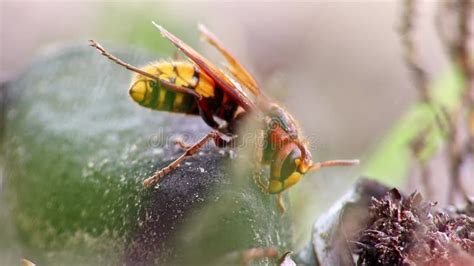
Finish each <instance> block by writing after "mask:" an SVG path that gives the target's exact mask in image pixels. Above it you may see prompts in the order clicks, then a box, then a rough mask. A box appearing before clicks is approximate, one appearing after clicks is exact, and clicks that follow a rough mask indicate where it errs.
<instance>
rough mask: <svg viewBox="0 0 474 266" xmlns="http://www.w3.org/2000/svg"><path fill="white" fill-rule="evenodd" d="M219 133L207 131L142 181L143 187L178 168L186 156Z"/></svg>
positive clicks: (196, 150)
mask: <svg viewBox="0 0 474 266" xmlns="http://www.w3.org/2000/svg"><path fill="white" fill-rule="evenodd" d="M218 137H219V134H218V133H217V132H216V131H211V132H209V133H208V134H207V135H206V136H204V137H203V138H202V139H200V140H199V141H198V142H196V143H194V144H193V145H192V146H190V147H189V148H188V149H186V151H185V152H184V153H183V154H181V156H179V157H178V158H177V159H176V160H174V161H173V162H172V163H170V164H169V165H168V166H166V167H164V168H162V169H160V170H158V171H156V172H155V173H154V174H153V175H152V176H150V177H149V178H147V179H145V181H143V185H144V186H145V187H150V186H152V185H154V184H156V183H158V182H159V181H160V179H161V178H162V177H164V176H165V175H167V174H169V173H170V172H171V171H173V170H174V169H176V168H178V166H179V164H180V163H182V162H183V161H184V160H186V159H187V158H188V157H190V156H192V155H193V154H195V153H197V152H199V151H200V150H201V149H202V148H203V147H204V146H205V145H206V144H207V143H208V142H209V141H210V140H212V139H215V138H218Z"/></svg>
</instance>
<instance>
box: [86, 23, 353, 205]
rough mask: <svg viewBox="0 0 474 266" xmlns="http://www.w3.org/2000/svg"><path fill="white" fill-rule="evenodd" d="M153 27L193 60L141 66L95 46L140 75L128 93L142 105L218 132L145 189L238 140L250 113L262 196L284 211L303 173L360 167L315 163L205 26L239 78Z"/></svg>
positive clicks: (288, 119) (285, 117)
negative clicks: (209, 148)
mask: <svg viewBox="0 0 474 266" xmlns="http://www.w3.org/2000/svg"><path fill="white" fill-rule="evenodd" d="M153 24H154V25H155V27H156V28H157V29H158V30H159V31H160V33H161V35H163V37H165V38H166V39H168V40H169V41H170V42H172V43H173V44H174V45H175V46H176V47H177V48H178V49H179V50H181V51H182V52H183V53H184V55H186V57H187V58H188V59H189V61H159V62H156V63H151V64H149V65H146V66H144V67H141V68H137V67H135V66H132V65H130V64H128V63H125V62H124V61H122V60H120V59H118V58H117V57H115V56H114V55H112V54H110V53H109V52H108V51H106V50H105V49H104V48H103V47H102V46H101V45H100V44H99V43H97V42H95V41H93V40H91V41H90V45H91V46H92V47H95V48H96V49H98V50H99V51H100V52H101V54H102V55H104V56H106V57H107V58H109V59H110V60H112V61H114V62H115V63H117V64H119V65H121V66H123V67H125V68H127V69H129V70H131V71H133V72H135V73H136V74H135V76H134V77H133V79H132V83H131V85H130V89H129V94H130V96H131V97H132V99H133V100H134V101H135V102H137V103H138V104H139V105H141V106H143V107H146V108H150V109H153V110H159V111H170V112H176V113H184V114H190V115H199V116H201V117H202V119H203V120H204V122H205V123H206V124H207V125H209V127H211V128H212V129H213V130H212V131H211V132H209V133H208V134H207V135H206V136H204V137H203V138H202V139H200V140H199V141H197V142H196V143H194V144H192V145H186V144H184V143H182V142H181V143H179V144H181V146H182V147H183V148H184V149H185V152H184V153H183V154H182V155H181V156H179V157H178V158H177V159H176V160H174V161H173V162H172V163H170V164H169V165H168V166H166V167H164V168H162V169H160V170H158V171H156V172H155V173H154V174H153V175H152V176H150V177H148V178H147V179H146V180H145V181H144V182H143V184H144V186H145V187H150V186H152V185H154V184H156V183H157V182H159V181H160V179H161V178H163V177H164V176H166V175H167V174H168V173H170V172H171V171H173V170H174V169H176V168H177V167H178V166H179V165H180V164H181V163H182V162H183V161H184V160H186V158H188V157H190V156H192V155H194V154H196V153H197V152H198V151H199V150H201V149H202V148H203V147H204V146H205V145H206V144H207V143H208V142H209V141H211V140H213V141H214V142H215V144H216V146H218V147H225V146H227V145H229V144H230V143H231V142H233V141H234V140H235V138H232V137H235V136H237V130H238V129H239V127H240V126H239V125H240V124H241V122H242V119H243V118H245V117H247V116H248V115H249V114H251V115H252V116H253V117H255V118H256V119H257V121H259V122H261V123H263V126H262V127H261V128H259V129H258V134H257V138H256V147H255V155H256V160H255V162H256V163H255V171H254V176H253V177H254V180H255V183H256V184H257V186H258V187H259V188H260V189H261V190H262V191H263V192H265V193H270V194H276V196H277V206H278V208H279V210H280V211H281V212H284V210H285V209H284V205H283V200H282V197H281V193H282V192H283V191H284V190H285V189H287V188H289V187H291V186H293V185H294V184H296V183H297V182H298V181H299V180H300V179H301V178H302V176H303V175H304V174H306V173H308V172H310V171H315V170H318V169H320V168H322V167H330V166H348V165H353V164H357V163H358V161H357V160H332V161H325V162H316V163H313V161H312V159H311V153H310V151H309V150H308V147H307V144H306V142H305V140H304V138H303V137H302V136H301V134H300V130H299V128H298V127H297V125H296V123H295V120H294V119H293V117H292V116H291V115H290V114H289V113H288V112H287V111H286V110H285V109H284V108H282V107H281V106H279V105H278V104H276V103H275V102H273V101H271V100H270V98H268V97H267V96H266V95H265V94H264V93H263V92H262V90H261V89H260V85H259V84H258V83H257V81H256V80H255V79H254V78H253V77H252V76H251V75H250V74H249V72H248V71H247V70H246V69H245V68H244V67H243V66H242V65H241V64H240V63H239V62H238V61H237V60H236V59H235V58H234V56H233V55H232V54H231V53H230V52H229V51H228V50H227V49H226V48H224V46H223V45H222V44H221V42H220V41H219V40H218V39H217V37H215V36H214V34H212V33H211V32H210V31H209V30H208V29H206V28H205V27H204V26H203V25H199V31H200V32H201V34H202V37H203V39H204V40H206V41H207V42H208V43H209V44H211V45H212V46H214V47H215V48H217V50H218V51H219V52H220V53H221V54H222V55H223V56H224V58H225V59H226V60H227V63H228V65H227V70H228V72H230V74H231V75H232V76H233V78H235V80H234V79H233V78H231V77H230V76H229V75H227V74H226V73H225V72H224V71H223V70H222V69H219V68H218V67H216V66H215V65H214V64H212V63H211V62H209V61H208V60H207V59H206V58H204V57H203V56H202V55H200V54H199V53H198V52H196V51H195V50H194V49H193V48H191V47H190V46H188V45H187V44H185V43H184V42H183V41H181V40H180V39H178V38H177V37H176V36H174V35H173V34H171V33H170V32H168V31H167V30H166V29H164V28H163V27H162V26H160V25H157V24H156V23H154V22H153ZM243 88H245V89H247V91H249V92H250V93H251V95H252V98H250V97H248V96H247V94H246V93H245V92H244V90H243ZM275 122H276V123H275ZM229 136H230V137H231V138H229ZM262 164H265V165H270V178H269V182H264V181H262V180H261V174H260V173H261V165H262Z"/></svg>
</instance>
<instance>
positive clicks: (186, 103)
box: [181, 94, 196, 112]
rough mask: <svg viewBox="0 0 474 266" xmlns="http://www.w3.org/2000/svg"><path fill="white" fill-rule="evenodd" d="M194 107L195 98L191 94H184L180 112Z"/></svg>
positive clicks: (189, 110)
mask: <svg viewBox="0 0 474 266" xmlns="http://www.w3.org/2000/svg"><path fill="white" fill-rule="evenodd" d="M195 108H196V100H195V99H194V97H193V96H191V95H188V94H187V95H185V96H184V98H183V103H182V104H181V111H182V112H191V111H193V110H194V109H195Z"/></svg>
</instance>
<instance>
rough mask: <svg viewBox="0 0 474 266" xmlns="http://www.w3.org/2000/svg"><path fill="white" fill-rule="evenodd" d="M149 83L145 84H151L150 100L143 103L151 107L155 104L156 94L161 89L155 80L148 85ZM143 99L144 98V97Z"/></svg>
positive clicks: (157, 94)
mask: <svg viewBox="0 0 474 266" xmlns="http://www.w3.org/2000/svg"><path fill="white" fill-rule="evenodd" d="M150 83H151V82H148V83H147V86H151V98H150V101H149V102H148V103H145V104H146V106H148V107H150V108H153V107H154V106H156V103H157V101H158V96H159V93H160V91H161V90H160V87H159V86H158V84H157V83H156V82H153V83H151V84H152V85H150ZM144 99H146V97H145V98H144Z"/></svg>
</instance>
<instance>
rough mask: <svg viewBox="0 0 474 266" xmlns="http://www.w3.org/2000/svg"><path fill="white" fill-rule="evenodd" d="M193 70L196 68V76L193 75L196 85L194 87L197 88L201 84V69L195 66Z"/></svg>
mask: <svg viewBox="0 0 474 266" xmlns="http://www.w3.org/2000/svg"><path fill="white" fill-rule="evenodd" d="M193 68H194V74H193V81H194V84H193V87H196V86H197V85H198V83H199V78H200V73H199V68H198V67H197V66H195V65H193Z"/></svg>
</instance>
